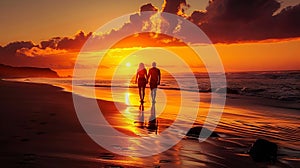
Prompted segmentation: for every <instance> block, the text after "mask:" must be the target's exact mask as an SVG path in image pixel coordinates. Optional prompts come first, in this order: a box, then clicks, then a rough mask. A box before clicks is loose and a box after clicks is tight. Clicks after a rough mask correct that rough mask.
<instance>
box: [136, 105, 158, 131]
mask: <svg viewBox="0 0 300 168" xmlns="http://www.w3.org/2000/svg"><path fill="white" fill-rule="evenodd" d="M135 123H136V124H137V127H138V128H142V129H144V128H145V129H147V130H148V131H149V133H155V134H157V132H158V131H157V130H158V120H157V118H156V108H155V103H153V104H152V105H151V114H150V117H149V121H148V123H147V122H145V111H144V103H141V104H140V106H139V115H138V121H137V122H135Z"/></svg>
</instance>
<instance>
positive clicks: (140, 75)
mask: <svg viewBox="0 0 300 168" xmlns="http://www.w3.org/2000/svg"><path fill="white" fill-rule="evenodd" d="M135 83H138V87H139V95H140V101H141V103H143V102H144V97H145V88H146V84H147V70H146V68H145V65H144V63H140V64H139V68H138V70H137V73H136V77H135Z"/></svg>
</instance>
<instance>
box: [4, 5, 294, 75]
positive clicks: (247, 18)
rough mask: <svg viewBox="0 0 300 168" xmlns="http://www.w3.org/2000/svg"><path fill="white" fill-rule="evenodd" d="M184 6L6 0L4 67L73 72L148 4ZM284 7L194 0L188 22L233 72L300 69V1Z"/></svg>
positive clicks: (188, 8)
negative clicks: (95, 39) (90, 46)
mask: <svg viewBox="0 0 300 168" xmlns="http://www.w3.org/2000/svg"><path fill="white" fill-rule="evenodd" d="M176 1H178V2H182V3H184V1H185V0H175V1H172V2H171V1H170V0H166V2H165V3H166V4H167V5H166V6H167V7H166V6H165V7H162V6H163V4H164V1H163V0H130V1H129V0H127V1H126V0H110V1H99V0H91V1H83V0H74V1H71V0H67V1H58V0H55V1H53V0H52V1H50V0H43V1H35V0H24V1H18V0H10V1H0V22H1V29H0V35H1V38H0V46H1V47H0V63H3V64H9V65H13V66H38V67H50V68H53V69H55V70H57V71H58V72H59V73H60V74H62V75H71V71H70V69H72V67H73V65H74V60H75V59H76V56H77V54H78V51H79V50H80V48H81V46H82V45H83V44H84V42H85V41H86V40H87V39H88V38H89V37H90V36H91V34H88V33H89V32H92V33H93V32H95V31H96V30H97V29H98V28H99V27H101V26H102V25H104V24H105V23H107V22H109V21H110V20H112V19H114V18H117V17H120V16H122V15H125V14H132V16H133V17H132V18H130V19H129V20H128V22H129V23H130V24H132V25H134V24H136V23H134V21H135V20H134V18H135V19H136V16H134V14H133V13H137V12H139V11H140V7H141V6H143V5H145V4H148V3H151V4H152V6H153V7H154V8H157V9H158V11H165V12H169V13H173V11H172V10H173V9H178V8H179V7H178V6H176V4H174V2H176ZM280 2H281V4H280V3H278V2H276V1H275V0H253V1H252V0H251V1H250V0H245V1H242V3H241V1H238V0H214V1H213V2H212V3H210V4H209V2H208V0H186V3H185V6H184V7H183V8H182V9H184V11H183V13H184V15H183V16H182V17H185V18H186V19H189V20H191V21H192V22H193V23H195V24H197V25H198V26H199V27H200V28H201V29H202V30H203V31H204V32H205V33H206V34H207V36H208V37H209V38H210V39H211V40H212V42H213V43H215V47H216V49H217V51H218V52H219V55H220V57H221V59H222V61H223V64H224V67H225V70H226V71H261V70H299V65H300V57H299V56H300V51H299V49H298V48H299V46H300V25H299V19H300V5H299V0H281V1H280ZM152 6H150V7H152ZM288 6H292V7H289V8H286V7H288ZM180 7H182V6H180ZM146 8H147V10H148V8H149V6H146V7H145V9H146ZM285 8H286V9H285ZM180 9H181V8H180ZM283 9H284V10H283ZM151 10H152V9H151ZM178 10H179V9H178ZM194 11H197V12H194ZM180 12H182V11H181V10H180ZM174 14H176V13H174ZM177 14H179V13H177ZM130 24H129V26H130ZM122 28H124V30H125V26H124V27H121V29H120V31H119V32H121V31H122ZM80 31H82V32H81V33H80ZM116 32H117V33H118V30H116ZM103 33H107V32H103ZM117 33H115V34H117ZM74 34H76V36H74ZM53 37H57V38H55V39H53ZM158 40H159V39H158ZM164 40H165V39H164ZM17 41H19V43H16V42H17ZM20 41H23V42H20ZM53 41H55V46H53V45H54V43H53ZM13 42H15V43H13ZM42 42H43V43H42ZM132 44H133V43H132ZM130 47H135V46H130ZM137 47H138V46H137ZM150 47H151V46H150ZM182 53H184V51H182ZM134 65H135V64H134Z"/></svg>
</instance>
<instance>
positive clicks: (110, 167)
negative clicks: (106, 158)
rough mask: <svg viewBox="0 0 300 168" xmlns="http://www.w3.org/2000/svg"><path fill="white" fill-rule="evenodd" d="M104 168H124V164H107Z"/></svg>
mask: <svg viewBox="0 0 300 168" xmlns="http://www.w3.org/2000/svg"><path fill="white" fill-rule="evenodd" d="M104 168H123V166H115V165H105V166H104Z"/></svg>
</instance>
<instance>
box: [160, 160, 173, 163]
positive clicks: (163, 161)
mask: <svg viewBox="0 0 300 168" xmlns="http://www.w3.org/2000/svg"><path fill="white" fill-rule="evenodd" d="M170 162H172V161H171V160H160V161H159V163H170Z"/></svg>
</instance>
